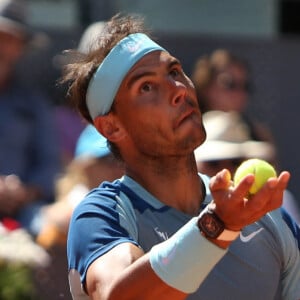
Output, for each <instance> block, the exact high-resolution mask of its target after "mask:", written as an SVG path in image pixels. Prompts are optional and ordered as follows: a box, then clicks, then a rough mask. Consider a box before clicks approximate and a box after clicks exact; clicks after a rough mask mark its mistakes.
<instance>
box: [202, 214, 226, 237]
mask: <svg viewBox="0 0 300 300" xmlns="http://www.w3.org/2000/svg"><path fill="white" fill-rule="evenodd" d="M198 226H199V228H200V230H201V231H202V232H203V233H204V235H205V236H207V237H210V238H213V239H215V238H217V237H218V236H219V235H220V234H221V233H222V231H223V230H224V224H223V222H222V221H221V220H219V219H218V218H217V217H216V216H215V215H214V214H211V213H205V214H203V215H202V216H201V218H199V220H198Z"/></svg>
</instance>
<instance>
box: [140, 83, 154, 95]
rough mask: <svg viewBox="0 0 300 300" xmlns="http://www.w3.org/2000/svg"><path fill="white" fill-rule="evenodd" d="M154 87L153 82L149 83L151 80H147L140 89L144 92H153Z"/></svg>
mask: <svg viewBox="0 0 300 300" xmlns="http://www.w3.org/2000/svg"><path fill="white" fill-rule="evenodd" d="M152 89H153V86H152V84H151V83H149V82H146V83H144V84H143V85H142V86H141V88H140V91H141V92H142V93H147V92H151V91H152Z"/></svg>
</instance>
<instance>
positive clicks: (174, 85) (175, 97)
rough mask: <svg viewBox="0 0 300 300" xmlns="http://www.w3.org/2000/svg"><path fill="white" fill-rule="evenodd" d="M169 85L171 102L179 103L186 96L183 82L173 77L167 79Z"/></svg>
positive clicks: (173, 103)
mask: <svg viewBox="0 0 300 300" xmlns="http://www.w3.org/2000/svg"><path fill="white" fill-rule="evenodd" d="M168 82H169V86H170V90H171V98H170V99H171V104H172V105H174V106H176V105H180V104H181V103H182V102H184V101H185V100H186V98H187V87H186V85H185V84H184V83H182V82H180V81H176V80H174V79H173V78H171V79H169V81H168Z"/></svg>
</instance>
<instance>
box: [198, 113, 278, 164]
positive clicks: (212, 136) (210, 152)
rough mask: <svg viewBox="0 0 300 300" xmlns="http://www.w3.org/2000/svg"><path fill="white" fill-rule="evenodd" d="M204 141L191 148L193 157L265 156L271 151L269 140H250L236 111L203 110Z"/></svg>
mask: <svg viewBox="0 0 300 300" xmlns="http://www.w3.org/2000/svg"><path fill="white" fill-rule="evenodd" d="M203 124H204V126H205V129H206V132H207V138H206V141H205V142H204V143H203V144H202V145H201V146H199V147H198V148H197V149H196V150H195V157H196V160H197V161H210V160H224V159H231V158H251V157H256V158H260V159H265V160H269V159H272V158H273V157H274V155H275V150H274V146H273V145H272V144H271V143H269V142H261V141H253V140H251V137H250V131H249V127H248V125H247V124H246V123H245V122H244V121H243V120H242V118H241V116H240V115H239V114H238V113H236V112H223V111H209V112H207V113H205V114H203Z"/></svg>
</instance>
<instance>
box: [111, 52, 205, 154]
mask: <svg viewBox="0 0 300 300" xmlns="http://www.w3.org/2000/svg"><path fill="white" fill-rule="evenodd" d="M114 108H115V110H114V113H115V114H116V116H117V117H118V119H119V120H120V121H121V123H122V125H123V127H124V128H125V130H126V132H127V137H128V140H129V141H130V143H131V145H132V146H133V147H135V149H136V150H137V151H139V153H143V154H145V155H150V156H154V157H156V156H159V157H161V156H163V155H166V156H170V155H173V156H178V155H186V154H187V153H190V152H192V151H193V150H194V149H195V148H196V147H197V146H198V145H199V144H201V143H202V142H203V141H204V140H205V137H206V134H205V130H204V127H203V124H202V116H201V113H200V110H199V107H198V104H197V97H196V93H195V89H194V86H193V84H192V82H191V80H190V79H189V78H188V77H187V76H186V75H185V73H184V72H183V70H182V66H181V64H180V62H179V61H178V60H177V59H176V58H174V57H173V56H171V55H170V54H169V53H167V52H162V51H155V52H152V53H149V54H147V55H146V56H144V57H143V58H142V59H141V60H140V61H139V62H137V63H136V64H135V65H134V66H133V67H132V69H131V70H130V71H129V73H128V74H127V76H126V77H125V79H124V80H123V82H122V84H121V86H120V89H119V91H118V94H117V96H116V99H115V105H114Z"/></svg>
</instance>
